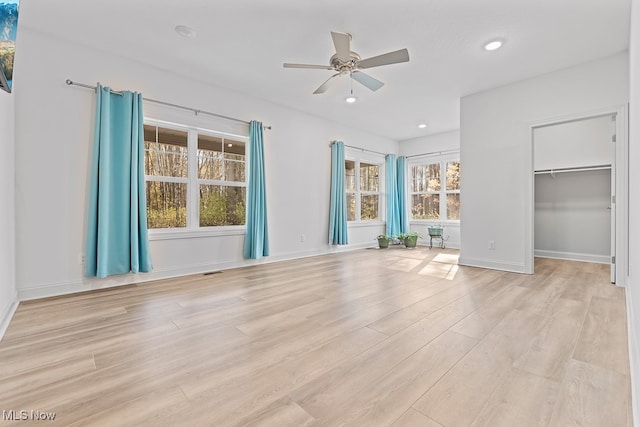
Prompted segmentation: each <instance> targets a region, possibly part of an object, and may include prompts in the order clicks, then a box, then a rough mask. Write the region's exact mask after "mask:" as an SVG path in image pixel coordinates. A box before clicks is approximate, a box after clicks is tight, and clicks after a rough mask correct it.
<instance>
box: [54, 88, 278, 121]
mask: <svg viewBox="0 0 640 427" xmlns="http://www.w3.org/2000/svg"><path fill="white" fill-rule="evenodd" d="M66 83H67V85H69V86H72V85H73V86H80V87H84V88H87V89H93V90H94V91H95V90H96V89H97V88H96V86H91V85H87V84H84V83H78V82H74V81H73V80H71V79H67V80H66ZM111 93H115V94H118V95H122V92H116V91H113V90H112V91H111ZM142 99H143V100H145V101H147V102H153V103H154V104H160V105H166V106H167V107H174V108H180V109H182V110H188V111H193V112H194V113H195V115H196V116H197V115H198V114H206V115H209V116H214V117H219V118H221V119H226V120H231V121H234V122H238V123H244V124H246V125H248V124H250V122H248V121H246V120H241V119H236V118H233V117H229V116H223V115H222V114H216V113H211V112H209V111H204V110H198V109H196V108H191V107H185V106H183V105H178V104H172V103H170V102H164V101H158V100H156V99H150V98H142ZM262 128H263V129H271V126H262Z"/></svg>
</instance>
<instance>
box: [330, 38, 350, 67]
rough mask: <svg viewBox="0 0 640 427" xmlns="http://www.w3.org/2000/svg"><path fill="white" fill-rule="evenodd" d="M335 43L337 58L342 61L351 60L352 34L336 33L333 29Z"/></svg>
mask: <svg viewBox="0 0 640 427" xmlns="http://www.w3.org/2000/svg"><path fill="white" fill-rule="evenodd" d="M331 38H332V39H333V45H334V46H335V47H336V58H338V59H339V60H340V61H342V62H349V60H350V59H351V46H350V45H351V36H350V35H349V34H346V33H336V32H334V31H331Z"/></svg>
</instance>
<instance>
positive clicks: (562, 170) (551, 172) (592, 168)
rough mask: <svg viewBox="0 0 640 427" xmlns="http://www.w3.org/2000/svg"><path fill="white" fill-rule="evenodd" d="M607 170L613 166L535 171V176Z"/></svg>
mask: <svg viewBox="0 0 640 427" xmlns="http://www.w3.org/2000/svg"><path fill="white" fill-rule="evenodd" d="M606 169H611V165H599V166H585V167H577V168H559V169H543V170H537V171H534V172H533V173H534V174H535V175H542V174H547V173H549V174H551V175H553V174H554V173H563V172H587V171H598V170H606Z"/></svg>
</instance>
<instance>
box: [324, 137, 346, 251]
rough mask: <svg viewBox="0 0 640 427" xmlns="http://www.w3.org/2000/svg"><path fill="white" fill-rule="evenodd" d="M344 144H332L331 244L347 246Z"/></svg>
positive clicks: (336, 142)
mask: <svg viewBox="0 0 640 427" xmlns="http://www.w3.org/2000/svg"><path fill="white" fill-rule="evenodd" d="M344 174H345V165H344V143H342V142H341V141H333V143H332V144H331V199H330V204H329V243H330V244H332V245H346V244H348V243H349V239H348V236H347V195H346V193H345V182H344V180H345V175H344Z"/></svg>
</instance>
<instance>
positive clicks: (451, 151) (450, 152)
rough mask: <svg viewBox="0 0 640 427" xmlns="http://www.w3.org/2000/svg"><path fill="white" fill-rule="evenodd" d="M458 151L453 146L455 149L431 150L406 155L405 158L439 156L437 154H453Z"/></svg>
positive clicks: (458, 150)
mask: <svg viewBox="0 0 640 427" xmlns="http://www.w3.org/2000/svg"><path fill="white" fill-rule="evenodd" d="M459 152H460V149H459V148H455V149H451V150H442V151H432V152H430V153H422V154H413V155H411V156H406V158H407V159H410V158H412V157H422V156H439V155H443V154H453V153H459Z"/></svg>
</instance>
